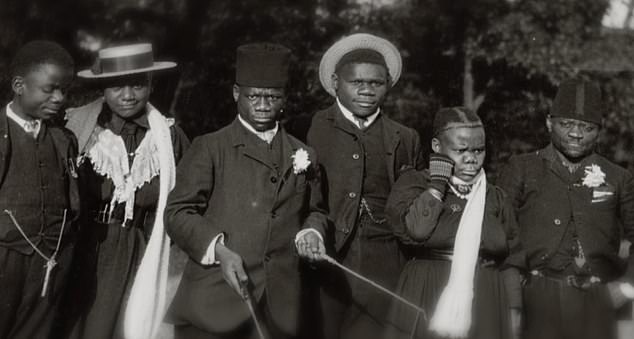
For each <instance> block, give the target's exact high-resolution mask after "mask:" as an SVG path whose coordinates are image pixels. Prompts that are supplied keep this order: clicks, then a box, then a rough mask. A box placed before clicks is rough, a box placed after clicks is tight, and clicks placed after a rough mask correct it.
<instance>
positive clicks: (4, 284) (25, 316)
mask: <svg viewBox="0 0 634 339" xmlns="http://www.w3.org/2000/svg"><path fill="white" fill-rule="evenodd" d="M72 252H73V248H72V246H71V245H65V246H64V247H63V248H62V249H61V250H60V253H59V254H58V256H57V259H56V260H57V265H56V266H55V268H54V269H53V271H52V273H51V276H50V281H49V283H48V291H47V293H46V296H45V297H43V298H42V297H41V296H40V293H41V292H42V285H43V282H44V275H45V272H46V267H45V264H46V260H44V259H43V258H42V257H41V256H39V255H38V254H37V253H33V254H31V255H25V254H22V253H20V252H17V251H15V250H12V249H9V248H6V247H0V338H3V339H22V338H24V339H46V338H49V336H50V335H51V331H52V329H53V326H54V323H55V320H56V319H57V317H58V314H57V313H58V307H59V302H60V299H61V298H60V297H61V294H62V292H63V289H64V285H65V284H66V280H67V277H68V272H69V268H70V262H71V256H72ZM47 254H48V253H47Z"/></svg>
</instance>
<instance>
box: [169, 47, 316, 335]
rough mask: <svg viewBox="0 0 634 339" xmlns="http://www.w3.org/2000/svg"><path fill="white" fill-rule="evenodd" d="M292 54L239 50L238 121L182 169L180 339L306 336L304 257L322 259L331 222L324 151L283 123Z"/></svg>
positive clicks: (172, 225)
mask: <svg viewBox="0 0 634 339" xmlns="http://www.w3.org/2000/svg"><path fill="white" fill-rule="evenodd" d="M290 56H291V52H290V50H289V49H287V48H286V47H283V46H281V45H277V44H270V43H255V44H247V45H242V46H240V47H238V49H237V60H236V80H235V84H234V86H233V98H234V100H235V102H236V108H237V117H236V119H235V120H234V121H233V122H232V123H231V124H230V125H229V126H227V127H225V128H223V129H221V130H219V131H217V132H214V133H210V134H207V135H203V136H201V137H199V138H197V139H195V140H194V142H193V143H192V147H191V148H190V149H189V151H188V152H187V153H186V154H185V156H184V157H183V160H182V162H181V164H180V165H179V167H178V169H177V174H176V187H175V188H174V190H173V191H172V192H171V193H170V196H169V200H168V204H167V208H166V212H165V216H166V223H167V229H168V233H169V234H170V236H171V237H172V239H173V240H174V242H175V243H176V245H178V246H179V247H181V248H182V249H183V250H185V252H186V253H187V254H188V255H189V262H188V263H187V266H186V268H185V273H184V274H183V278H182V280H181V283H180V286H179V287H178V290H177V292H176V296H175V297H174V301H173V303H172V305H171V307H170V312H169V319H170V320H171V322H173V323H174V324H175V325H176V328H175V334H176V338H181V339H196V338H206V339H209V338H263V337H264V338H269V339H272V338H280V339H281V338H291V337H294V336H295V334H296V332H297V327H298V320H299V307H300V297H301V290H300V275H299V271H298V264H299V263H298V256H297V254H299V256H300V257H304V258H308V259H310V260H315V259H319V258H320V257H321V254H322V253H324V245H323V240H322V239H323V236H324V234H325V227H326V216H325V212H324V207H323V205H324V203H323V199H322V194H321V186H320V177H321V175H320V172H319V165H318V162H317V157H316V154H315V152H314V151H313V149H312V148H310V147H308V146H306V145H304V144H303V143H302V142H300V141H299V140H297V139H296V138H294V137H292V136H291V135H289V134H287V132H286V131H285V130H284V128H283V127H282V126H281V125H280V124H279V122H278V121H279V119H280V113H281V110H282V108H283V107H284V103H285V100H286V85H287V80H288V67H289V61H290ZM256 324H257V325H256Z"/></svg>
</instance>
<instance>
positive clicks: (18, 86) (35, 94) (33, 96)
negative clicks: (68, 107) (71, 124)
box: [11, 64, 73, 120]
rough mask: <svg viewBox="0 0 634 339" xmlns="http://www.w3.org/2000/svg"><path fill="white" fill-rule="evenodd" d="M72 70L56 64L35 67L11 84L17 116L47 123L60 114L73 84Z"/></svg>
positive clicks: (16, 77)
mask: <svg viewBox="0 0 634 339" xmlns="http://www.w3.org/2000/svg"><path fill="white" fill-rule="evenodd" d="M72 78H73V74H72V72H71V70H68V69H64V68H63V67H60V66H58V65H55V64H42V65H39V66H35V67H34V68H33V69H31V70H30V71H29V72H28V73H26V74H25V75H24V76H15V77H14V78H13V81H12V83H11V85H12V88H13V93H14V97H13V103H14V106H13V108H14V110H15V113H16V114H18V115H20V116H21V117H22V118H24V119H42V120H47V119H50V118H52V117H54V116H55V115H57V113H58V112H59V110H60V108H61V107H62V104H63V103H64V97H65V95H66V90H67V88H68V86H69V85H70V82H71V81H72Z"/></svg>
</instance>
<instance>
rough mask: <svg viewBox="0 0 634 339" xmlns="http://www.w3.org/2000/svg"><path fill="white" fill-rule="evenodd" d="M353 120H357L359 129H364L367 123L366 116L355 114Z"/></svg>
mask: <svg viewBox="0 0 634 339" xmlns="http://www.w3.org/2000/svg"><path fill="white" fill-rule="evenodd" d="M354 120H355V121H356V122H357V125H358V126H359V129H360V130H362V131H363V130H364V129H366V127H367V126H366V124H367V123H368V120H367V119H366V118H362V117H358V116H356V115H355V116H354Z"/></svg>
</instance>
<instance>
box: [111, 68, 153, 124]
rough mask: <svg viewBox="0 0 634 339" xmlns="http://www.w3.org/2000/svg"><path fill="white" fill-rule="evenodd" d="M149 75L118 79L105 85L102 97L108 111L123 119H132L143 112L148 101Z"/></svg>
mask: <svg viewBox="0 0 634 339" xmlns="http://www.w3.org/2000/svg"><path fill="white" fill-rule="evenodd" d="M151 80H152V79H151V77H150V74H149V73H143V74H134V75H130V76H123V77H118V78H115V79H112V80H110V81H109V82H107V83H106V84H105V89H104V97H105V99H106V103H108V106H110V109H111V110H112V111H113V112H114V113H115V114H117V115H118V116H119V117H121V118H123V119H134V118H136V117H138V116H140V115H142V114H143V113H144V112H145V106H146V105H147V102H148V100H149V99H150V93H151V91H152V90H151V86H150V83H151Z"/></svg>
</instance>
